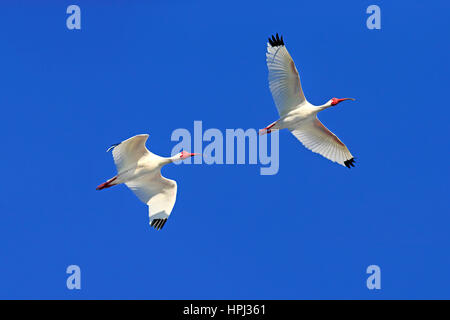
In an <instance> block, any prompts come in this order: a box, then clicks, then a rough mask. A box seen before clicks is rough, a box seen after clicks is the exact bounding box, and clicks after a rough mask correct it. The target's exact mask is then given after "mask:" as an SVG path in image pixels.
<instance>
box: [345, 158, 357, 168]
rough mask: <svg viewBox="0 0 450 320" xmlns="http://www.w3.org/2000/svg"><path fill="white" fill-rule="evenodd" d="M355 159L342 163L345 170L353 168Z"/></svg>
mask: <svg viewBox="0 0 450 320" xmlns="http://www.w3.org/2000/svg"><path fill="white" fill-rule="evenodd" d="M354 163H355V158H351V159H349V160H346V161H344V164H345V166H346V167H347V168H351V167H354V166H355V164H354Z"/></svg>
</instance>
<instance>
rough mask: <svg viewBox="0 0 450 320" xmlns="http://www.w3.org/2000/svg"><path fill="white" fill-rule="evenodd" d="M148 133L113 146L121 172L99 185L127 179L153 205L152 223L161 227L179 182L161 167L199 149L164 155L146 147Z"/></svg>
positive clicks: (115, 158)
mask: <svg viewBox="0 0 450 320" xmlns="http://www.w3.org/2000/svg"><path fill="white" fill-rule="evenodd" d="M147 138H148V134H140V135H136V136H134V137H131V138H129V139H127V140H125V141H123V142H121V143H118V144H115V145H113V146H111V147H110V148H109V149H108V151H109V150H111V149H112V154H113V158H114V163H115V164H116V168H117V175H116V176H115V177H113V178H111V179H109V180H108V181H106V182H105V183H102V184H101V185H99V186H98V187H97V190H102V189H105V188H109V187H112V186H115V185H118V184H121V183H124V184H125V185H126V186H127V187H128V188H130V189H131V190H132V191H133V192H134V193H135V194H136V196H137V197H138V198H139V199H140V200H141V201H142V202H144V203H145V204H147V205H148V208H149V218H150V225H151V226H152V227H154V228H155V229H157V230H159V229H161V228H162V227H163V226H164V224H165V223H166V221H167V218H168V217H169V215H170V213H171V212H172V209H173V206H174V205H175V200H176V196H177V183H176V182H175V181H174V180H170V179H167V178H165V177H163V176H162V175H161V168H162V167H163V166H164V165H166V164H168V163H171V162H173V161H178V160H183V159H186V158H189V157H191V156H194V155H196V154H195V153H189V152H185V151H182V152H180V153H179V154H177V155H175V156H173V157H169V158H164V157H160V156H157V155H156V154H154V153H151V152H150V151H149V150H148V149H147V148H146V147H145V142H146V141H147Z"/></svg>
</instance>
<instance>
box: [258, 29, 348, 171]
mask: <svg viewBox="0 0 450 320" xmlns="http://www.w3.org/2000/svg"><path fill="white" fill-rule="evenodd" d="M266 61H267V67H268V68H269V86H270V91H271V92H272V96H273V100H274V101H275V104H276V107H277V109H278V114H279V115H280V119H279V120H277V121H275V122H273V123H272V124H270V125H269V126H267V127H266V128H264V129H261V130H260V131H259V134H260V135H263V134H266V133H270V132H271V131H273V130H280V129H285V128H287V129H289V130H290V131H291V132H292V134H293V135H294V136H295V137H296V138H297V139H298V140H300V142H301V143H303V145H304V146H305V147H306V148H308V149H309V150H311V151H313V152H316V153H319V154H320V155H322V156H324V157H325V158H327V159H329V160H331V161H333V162H337V163H339V164H340V165H343V166H346V167H347V168H350V167H351V166H352V167H354V166H355V165H354V162H355V159H354V158H353V156H352V154H351V153H350V151H349V150H348V149H347V147H346V146H345V144H343V143H342V141H341V140H339V138H338V137H336V136H335V135H334V134H333V133H332V132H331V131H330V130H328V129H327V128H326V127H325V126H324V125H323V124H322V123H321V122H320V121H319V119H318V118H317V114H318V113H319V112H320V111H322V110H325V109H327V108H329V107H331V106H335V105H337V104H338V103H340V102H342V101H345V100H355V99H352V98H343V99H337V98H332V99H331V100H329V101H328V102H327V103H325V104H324V105H321V106H314V105H312V104H311V103H309V102H308V101H307V100H306V98H305V95H304V94H303V90H302V86H301V84H300V77H299V75H298V71H297V68H296V67H295V64H294V60H292V58H291V56H290V55H289V52H288V51H287V49H286V47H285V45H284V41H283V36H281V38H280V37H279V36H278V33H277V34H276V36H272V38H269V43H267V53H266Z"/></svg>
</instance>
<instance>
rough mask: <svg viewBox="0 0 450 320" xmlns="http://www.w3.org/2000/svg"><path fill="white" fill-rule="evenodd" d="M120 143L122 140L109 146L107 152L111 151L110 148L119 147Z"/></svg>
mask: <svg viewBox="0 0 450 320" xmlns="http://www.w3.org/2000/svg"><path fill="white" fill-rule="evenodd" d="M119 144H120V142H119V143H115V144H112V145H111V146H110V147H109V148H108V150H106V152H109V151H110V150H112V149H114V148H115V147H117V146H118V145H119Z"/></svg>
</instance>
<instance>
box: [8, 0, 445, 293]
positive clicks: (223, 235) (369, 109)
mask: <svg viewBox="0 0 450 320" xmlns="http://www.w3.org/2000/svg"><path fill="white" fill-rule="evenodd" d="M187 2H189V3H187ZM70 4H78V5H79V6H80V7H81V10H82V30H80V31H70V30H68V29H67V28H66V17H67V16H68V15H67V14H66V8H67V6H68V5H70ZM370 4H378V5H379V6H380V7H381V14H382V22H381V23H382V29H381V30H368V29H367V28H366V19H367V17H368V15H367V14H366V8H367V7H368V6H369V5H370ZM449 10H450V3H449V2H448V1H429V2H426V1H418V0H417V1H407V2H405V1H345V2H342V1H339V2H338V1H298V0H297V1H289V2H285V1H277V2H274V1H257V2H254V3H250V2H248V3H246V2H244V1H226V2H217V1H147V2H146V3H144V1H95V2H94V1H41V3H39V4H38V3H36V2H35V1H14V2H13V1H3V2H2V3H1V6H0V34H1V43H2V44H1V60H0V70H1V77H0V92H1V93H0V106H1V111H2V112H1V126H0V133H1V137H2V139H1V143H2V157H1V164H2V168H3V170H2V183H1V186H0V189H1V200H0V210H1V223H0V243H1V244H0V248H1V250H0V252H1V263H0V298H62V299H66V298H68V299H78V298H88V299H91V298H149V299H185V298H186V299H216V298H225V299H228V298H229V299H232V298H236V299H252V298H255V299H301V298H329V299H340V298H343V299H347V298H357V299H379V298H387V299H392V298H450V293H449V292H450V289H449V287H450V273H449V272H448V271H449V268H450V257H449V255H450V254H449V240H450V234H449V225H450V217H449V214H450V212H449V200H448V192H449V191H448V190H449V188H448V183H449V178H450V177H449V173H450V171H449V165H448V161H449V127H448V119H449V116H450V111H449V109H450V105H449V102H448V101H449V97H448V93H447V92H448V86H449V74H450V70H449V60H448V52H449V49H450V45H449V41H448V31H449V28H450V22H449V19H448V12H449ZM274 32H279V33H282V34H283V35H284V38H285V41H286V43H287V47H288V49H289V51H290V52H291V55H292V56H293V58H294V60H295V62H296V65H297V68H298V69H299V72H300V75H301V78H302V83H303V89H304V92H305V93H306V96H307V98H308V100H309V101H310V102H311V103H313V104H322V103H324V102H325V101H327V100H328V99H330V98H331V97H335V96H336V97H347V96H349V97H355V98H356V99H357V101H356V102H353V103H350V102H349V103H342V104H341V105H339V106H338V107H337V108H333V109H330V110H327V111H325V112H323V113H322V114H321V120H322V121H323V122H324V123H325V124H326V125H327V126H328V127H329V128H330V129H331V130H332V131H334V132H335V133H336V134H337V135H338V136H339V137H340V138H341V139H342V140H343V141H344V142H345V143H346V144H347V145H348V146H349V148H350V150H351V151H352V153H353V154H354V155H355V157H357V161H358V162H357V167H356V168H353V169H351V170H349V169H347V168H344V167H341V166H338V165H336V164H333V163H331V162H330V161H327V160H325V159H323V158H322V157H320V156H318V155H316V154H313V153H311V152H310V151H307V150H306V149H305V148H303V147H302V146H301V145H300V143H299V142H298V141H297V140H296V139H295V138H294V137H293V136H291V134H290V133H289V132H282V133H281V134H280V170H279V173H278V174H277V175H275V176H261V175H259V166H257V165H240V166H237V165H191V166H186V165H185V166H174V165H171V166H167V167H166V168H164V171H163V174H164V175H165V176H167V177H169V178H172V179H175V180H177V182H178V198H177V202H176V204H175V207H174V210H173V212H172V215H171V218H170V220H169V221H168V223H167V224H166V225H165V227H164V229H163V230H162V231H160V232H156V231H155V230H154V229H151V228H150V227H149V226H148V216H147V208H146V206H145V205H144V204H142V203H141V202H140V201H138V200H137V198H136V197H135V196H134V195H133V193H132V192H131V191H129V190H127V188H126V187H125V186H119V187H115V188H111V189H108V190H105V191H102V192H98V191H96V190H95V187H96V186H97V185H98V184H99V183H101V182H103V181H104V180H105V179H107V178H109V177H111V176H113V175H114V174H115V167H114V164H113V161H112V157H111V154H109V153H106V152H105V150H106V148H107V147H108V146H109V145H110V144H112V143H115V142H118V141H121V140H124V139H126V138H128V137H130V136H132V135H135V134H139V133H149V134H150V139H149V141H148V147H149V148H150V149H151V150H152V151H153V152H155V153H157V154H160V155H169V153H170V151H171V149H172V147H173V146H174V145H175V144H176V143H175V142H172V141H170V136H171V133H172V131H173V130H174V129H176V128H187V129H189V130H192V128H193V121H194V120H202V121H203V126H204V128H205V129H207V128H218V129H221V130H225V129H226V128H261V127H264V126H266V125H268V124H269V123H271V122H272V121H274V120H276V119H277V112H276V109H275V106H274V103H273V101H272V97H271V94H270V91H269V88H268V83H267V68H266V65H265V49H266V39H267V37H268V36H269V35H271V34H272V33H274ZM71 264H77V265H79V266H80V267H81V270H82V290H81V291H69V290H67V288H66V277H67V275H66V273H65V271H66V267H67V266H68V265H71ZM371 264H376V265H379V266H380V267H381V272H382V280H381V281H382V283H381V285H382V289H381V290H379V291H369V290H368V289H367V288H366V278H367V274H366V268H367V266H369V265H371Z"/></svg>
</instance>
